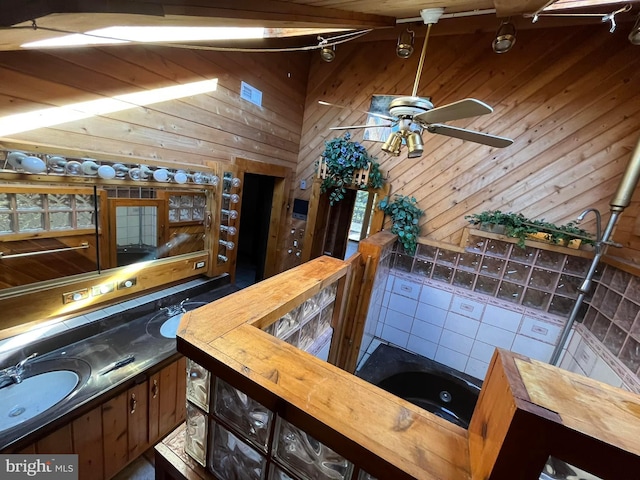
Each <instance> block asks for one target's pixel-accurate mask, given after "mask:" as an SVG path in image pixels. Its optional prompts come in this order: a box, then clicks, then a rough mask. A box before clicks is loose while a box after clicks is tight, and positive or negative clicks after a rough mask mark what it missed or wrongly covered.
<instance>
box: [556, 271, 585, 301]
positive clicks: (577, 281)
mask: <svg viewBox="0 0 640 480" xmlns="http://www.w3.org/2000/svg"><path fill="white" fill-rule="evenodd" d="M580 285H582V278H580V277H573V276H571V275H565V274H564V273H563V274H562V275H560V281H559V282H558V286H557V287H556V292H557V293H560V294H562V295H564V296H565V297H570V298H576V297H577V296H578V287H580Z"/></svg>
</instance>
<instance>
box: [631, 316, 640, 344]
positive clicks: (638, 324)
mask: <svg viewBox="0 0 640 480" xmlns="http://www.w3.org/2000/svg"><path fill="white" fill-rule="evenodd" d="M629 333H630V334H631V335H633V336H634V337H635V338H636V339H637V340H640V316H637V317H636V321H635V322H633V325H631V331H630V332H629Z"/></svg>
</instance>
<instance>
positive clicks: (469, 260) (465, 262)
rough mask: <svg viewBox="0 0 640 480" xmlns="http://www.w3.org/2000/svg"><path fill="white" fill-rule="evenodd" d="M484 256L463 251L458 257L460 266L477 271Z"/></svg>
mask: <svg viewBox="0 0 640 480" xmlns="http://www.w3.org/2000/svg"><path fill="white" fill-rule="evenodd" d="M481 261H482V257H481V256H480V255H478V254H477V253H469V252H466V253H461V254H460V256H459V258H458V268H459V269H460V268H462V269H464V270H469V271H472V272H475V271H477V270H478V268H480V262H481Z"/></svg>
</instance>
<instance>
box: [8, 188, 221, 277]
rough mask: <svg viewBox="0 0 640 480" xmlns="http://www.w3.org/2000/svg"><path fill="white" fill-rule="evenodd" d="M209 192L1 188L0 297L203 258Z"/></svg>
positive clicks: (194, 189) (137, 189) (142, 189)
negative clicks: (147, 264)
mask: <svg viewBox="0 0 640 480" xmlns="http://www.w3.org/2000/svg"><path fill="white" fill-rule="evenodd" d="M206 188H211V187H204V186H200V187H198V188H193V187H192V188H188V187H184V186H180V187H173V188H171V187H155V186H143V187H138V186H121V185H117V186H112V185H106V186H96V187H87V186H58V185H56V186H51V185H40V186H36V185H28V186H25V185H24V184H21V185H17V184H15V185H11V184H5V185H1V186H0V289H8V288H18V287H22V286H25V285H32V284H35V283H38V282H43V281H51V280H57V279H61V278H65V277H69V276H73V275H78V274H83V273H90V272H96V271H103V270H106V269H110V268H115V267H120V266H124V265H131V264H133V263H137V262H140V261H148V260H154V259H159V258H165V257H171V256H175V255H180V254H184V253H193V252H199V251H204V250H205V246H206V245H207V242H206V238H205V237H206V226H205V222H206V219H207V218H208V215H207V193H206Z"/></svg>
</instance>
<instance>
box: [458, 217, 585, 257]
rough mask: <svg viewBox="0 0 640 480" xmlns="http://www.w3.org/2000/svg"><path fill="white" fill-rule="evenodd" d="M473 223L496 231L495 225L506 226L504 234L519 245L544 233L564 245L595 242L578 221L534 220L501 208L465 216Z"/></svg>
mask: <svg viewBox="0 0 640 480" xmlns="http://www.w3.org/2000/svg"><path fill="white" fill-rule="evenodd" d="M464 218H465V220H467V221H468V222H469V223H470V224H471V225H474V226H477V227H478V228H480V229H481V230H487V231H496V230H495V228H494V227H493V226H495V225H501V226H503V227H504V232H503V233H504V234H505V235H506V236H508V237H513V238H517V239H518V246H520V247H523V248H524V246H525V243H524V242H525V240H527V239H530V238H531V237H530V236H531V235H535V234H538V233H543V234H544V237H545V240H547V241H549V242H551V243H557V244H559V245H564V244H567V243H568V242H570V241H571V240H575V239H580V240H581V241H582V243H583V244H585V245H590V244H594V243H595V239H593V238H591V236H590V234H589V232H587V231H586V230H583V229H582V228H579V227H578V226H577V224H576V222H568V223H565V224H563V225H556V224H554V223H550V222H545V221H544V220H532V219H529V218H527V217H525V216H524V215H522V214H521V213H512V212H506V213H504V212H501V211H500V210H486V211H484V212H480V213H474V214H472V215H467V216H465V217H464Z"/></svg>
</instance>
